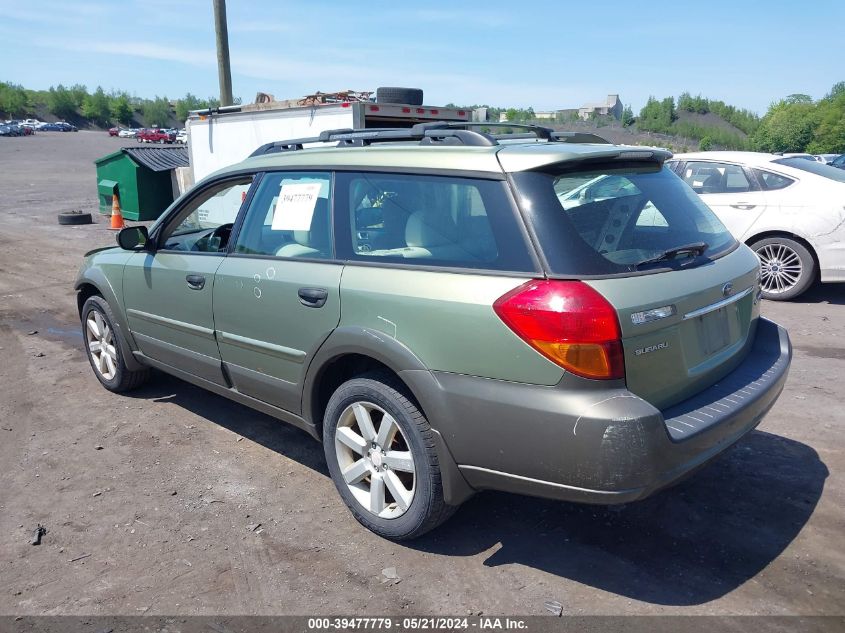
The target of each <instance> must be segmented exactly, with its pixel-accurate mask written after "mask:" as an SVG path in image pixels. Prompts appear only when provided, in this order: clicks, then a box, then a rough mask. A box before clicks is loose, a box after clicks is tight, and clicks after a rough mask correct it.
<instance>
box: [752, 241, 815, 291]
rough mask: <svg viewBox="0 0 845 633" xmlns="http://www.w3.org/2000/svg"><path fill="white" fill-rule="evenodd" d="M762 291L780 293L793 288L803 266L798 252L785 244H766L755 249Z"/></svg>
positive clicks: (799, 277)
mask: <svg viewBox="0 0 845 633" xmlns="http://www.w3.org/2000/svg"><path fill="white" fill-rule="evenodd" d="M757 257H759V258H760V274H761V278H760V281H761V284H762V286H763V291H764V292H768V293H771V294H782V293H784V292H787V291H789V290H791V289H792V288H794V287H795V286H796V284H798V281H799V279H801V273H802V272H803V270H804V267H803V265H802V263H801V258H800V257H799V255H798V253H796V252H795V251H794V250H792V249H791V248H790V247H789V246H787V245H786V244H777V243H775V244H766V245H765V246H763V247H761V248H760V249H759V250H758V251H757Z"/></svg>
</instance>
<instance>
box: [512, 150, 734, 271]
mask: <svg viewBox="0 0 845 633" xmlns="http://www.w3.org/2000/svg"><path fill="white" fill-rule="evenodd" d="M514 182H515V184H516V185H517V187H518V192H517V193H518V195H519V198H520V199H521V200H523V210H524V212H525V213H526V215H527V216H528V219H529V221H530V223H531V224H532V226H533V228H534V231H535V233H536V235H537V239H538V241H539V242H540V246H541V248H542V251H543V253H544V255H545V257H546V260H547V261H548V264H549V267H550V272H552V273H554V274H560V275H608V274H620V273H628V272H635V271H638V270H641V269H642V267H643V266H645V265H646V260H651V259H654V258H656V257H660V256H661V255H664V254H665V253H666V252H667V251H669V250H671V249H675V248H678V247H681V246H688V245H692V244H695V245H701V244H704V247H703V253H702V255H703V257H699V258H698V261H700V263H703V262H705V261H707V259H708V258H712V257H718V256H720V255H721V254H724V253H726V252H728V250H730V249H732V248H733V247H734V246H735V245H736V240H734V238H733V237H732V236H731V234H730V233H729V232H728V231H727V229H726V228H725V227H724V225H723V224H722V223H721V222H720V221H719V219H718V218H717V217H716V216H715V215H714V214H713V212H712V211H711V210H710V209H709V208H708V207H707V206H706V205H705V204H704V203H703V202H702V201H701V199H700V198H699V197H698V196H697V195H695V194H694V193H693V192H692V191H690V189H689V187H686V186H684V184H683V182H682V181H681V180H680V179H679V178H678V177H677V176H676V175H675V174H674V173H672V172H671V171H670V170H669V169H668V168H661V167H659V166H658V165H656V164H641V165H635V164H631V165H630V166H626V167H616V166H610V165H608V166H606V167H602V166H598V167H597V168H594V169H590V170H585V171H566V172H561V173H555V172H554V171H538V172H521V173H517V174H514ZM692 263H693V262H691V261H690V260H689V259H687V258H684V259H683V261H682V258H680V257H679V258H678V259H677V260H676V259H675V258H673V257H670V258H669V261H666V262H664V263H663V265H666V266H669V267H674V266H677V265H681V264H683V265H691V264H692ZM649 266H651V264H649Z"/></svg>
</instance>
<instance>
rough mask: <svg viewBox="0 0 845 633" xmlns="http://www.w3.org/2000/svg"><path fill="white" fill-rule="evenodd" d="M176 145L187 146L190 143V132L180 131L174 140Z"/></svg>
mask: <svg viewBox="0 0 845 633" xmlns="http://www.w3.org/2000/svg"><path fill="white" fill-rule="evenodd" d="M174 142H176V143H182V144H185V143H187V142H188V130H179V132H178V133H177V134H176V138H175V139H174Z"/></svg>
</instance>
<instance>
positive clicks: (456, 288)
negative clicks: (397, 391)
mask: <svg viewBox="0 0 845 633" xmlns="http://www.w3.org/2000/svg"><path fill="white" fill-rule="evenodd" d="M527 280H528V278H527V277H525V278H520V277H504V276H502V277H500V276H488V275H473V274H458V273H449V272H432V271H424V270H410V269H400V268H375V267H370V266H347V267H346V269H345V270H344V273H343V279H342V280H341V305H342V309H341V312H342V314H341V323H340V326H341V327H343V326H356V327H364V328H368V329H371V330H374V331H378V332H381V333H383V334H385V335H386V336H389V337H391V338H394V339H396V340H397V341H399V342H401V343H402V344H403V345H404V346H406V347H407V348H408V349H410V350H411V351H412V352H413V353H414V354H415V355H416V356H417V357H418V358H419V359H420V360H421V361H422V362H423V363H424V364H425V366H426V367H427V368H428V369H429V370H437V371H445V372H452V373H459V374H469V375H472V376H483V377H486V378H498V379H501V380H509V381H514V382H523V383H531V384H537V385H554V384H557V383H558V382H559V381H560V379H561V377H562V376H563V370H562V369H561V368H560V367H558V366H557V365H555V364H554V363H552V362H550V361H548V360H546V359H545V358H544V357H543V356H541V355H540V354H539V353H537V352H536V351H534V350H533V349H531V348H530V347H529V346H528V345H527V344H526V343H525V342H523V341H522V339H520V338H519V337H518V336H516V334H514V333H513V332H512V331H511V330H510V329H509V328H508V327H507V326H506V325H505V324H504V323H503V322H502V321H501V320H500V319H499V317H498V316H497V315H496V313H495V312H494V311H493V303H494V302H495V301H496V299H498V298H499V297H501V296H502V295H503V294H505V293H506V292H508V291H509V290H511V289H513V288H515V287H517V286H519V285H520V284H522V283H524V282H525V281H527ZM378 344H379V342H378V341H377V340H374V341H373V345H378Z"/></svg>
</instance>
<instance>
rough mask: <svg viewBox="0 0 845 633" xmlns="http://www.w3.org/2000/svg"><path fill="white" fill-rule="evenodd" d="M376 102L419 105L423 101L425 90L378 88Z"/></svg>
mask: <svg viewBox="0 0 845 633" xmlns="http://www.w3.org/2000/svg"><path fill="white" fill-rule="evenodd" d="M376 103H404V104H405V105H413V106H419V105H422V103H423V91H422V90H420V89H419V88H392V87H386V88H376Z"/></svg>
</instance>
